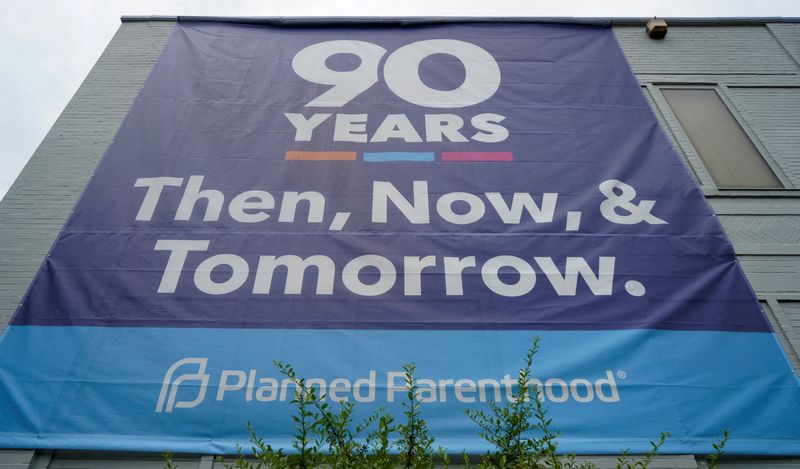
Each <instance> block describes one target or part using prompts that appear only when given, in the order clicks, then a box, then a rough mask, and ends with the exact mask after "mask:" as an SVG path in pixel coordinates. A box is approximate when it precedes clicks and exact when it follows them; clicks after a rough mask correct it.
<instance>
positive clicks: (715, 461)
mask: <svg viewBox="0 0 800 469" xmlns="http://www.w3.org/2000/svg"><path fill="white" fill-rule="evenodd" d="M729 436H730V435H729V434H728V430H724V431H723V432H722V438H720V439H719V440H718V441H717V442H716V443H714V444H712V445H711V447H712V448H714V452H713V453H712V454H709V455H708V457H707V458H706V463H707V464H708V467H709V469H717V467H718V466H719V458H720V456H722V453H724V452H725V444H726V443H728V437H729Z"/></svg>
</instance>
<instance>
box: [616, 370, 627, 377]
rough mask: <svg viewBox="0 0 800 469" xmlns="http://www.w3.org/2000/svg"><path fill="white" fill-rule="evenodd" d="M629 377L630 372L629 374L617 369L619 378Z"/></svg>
mask: <svg viewBox="0 0 800 469" xmlns="http://www.w3.org/2000/svg"><path fill="white" fill-rule="evenodd" d="M627 377H628V374H627V373H625V372H624V371H622V370H620V371H617V378H619V379H625V378H627Z"/></svg>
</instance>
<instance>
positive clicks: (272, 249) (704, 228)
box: [13, 22, 770, 332]
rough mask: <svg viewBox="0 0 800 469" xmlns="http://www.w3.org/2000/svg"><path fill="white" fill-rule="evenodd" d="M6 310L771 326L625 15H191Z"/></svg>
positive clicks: (94, 321)
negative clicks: (673, 133) (665, 118)
mask: <svg viewBox="0 0 800 469" xmlns="http://www.w3.org/2000/svg"><path fill="white" fill-rule="evenodd" d="M289 155H291V158H289V157H288V156H289ZM375 155H383V156H381V157H376V156H375ZM386 155H389V156H386ZM410 155H413V157H412V156H410ZM419 155H425V157H424V158H421V157H419ZM376 161H380V162H381V163H385V164H375V162H376ZM13 324H15V325H67V326H69V325H85V326H139V327H166V326H170V327H191V328H198V327H199V328H205V327H215V328H274V329H288V328H319V329H419V330H425V329H431V330H440V329H454V330H457V329H476V330H483V329H489V330H491V329H528V330H557V329H561V330H571V329H574V330H587V329H598V330H609V329H643V328H648V329H667V330H708V331H750V332H768V331H769V330H770V328H769V325H768V323H767V322H766V320H765V319H764V316H763V314H762V312H761V311H760V308H759V306H758V303H757V302H756V301H755V298H754V296H753V294H752V292H751V291H750V289H749V286H748V285H747V282H746V280H745V278H744V276H743V274H742V272H741V270H740V268H739V266H738V265H737V264H736V261H735V257H734V253H733V250H732V248H731V246H730V243H729V242H728V241H727V239H726V237H725V235H724V233H723V232H722V230H721V228H720V226H719V224H718V222H717V220H716V219H715V218H714V216H713V214H712V213H711V211H710V210H709V208H708V206H707V205H706V202H705V200H704V198H703V195H702V194H701V193H700V191H699V190H698V189H697V187H696V186H695V185H694V183H693V182H692V180H691V179H690V176H689V175H688V173H687V172H686V170H685V168H684V167H683V165H682V163H681V162H680V160H679V158H678V157H677V155H676V154H675V152H674V150H673V149H672V147H671V146H670V144H669V142H668V140H667V139H666V137H665V136H664V134H663V132H662V131H661V130H660V128H659V126H658V123H657V121H656V119H655V117H654V115H653V113H652V111H651V110H650V108H649V106H648V104H647V102H646V100H645V99H644V97H643V96H642V94H641V90H640V87H639V84H638V83H637V81H636V79H635V77H634V76H633V75H632V73H631V71H630V69H629V68H628V65H627V63H626V61H625V58H624V56H623V54H622V52H621V51H620V49H619V46H618V45H617V43H616V40H615V38H614V35H613V32H612V31H611V29H609V28H600V27H589V26H574V25H572V26H567V25H544V24H469V25H463V24H462V25H438V26H417V27H408V28H394V27H358V28H348V27H315V28H300V27H293V28H288V27H271V26H263V25H237V24H215V23H203V22H193V23H184V24H179V25H178V26H177V28H176V31H175V34H174V36H173V37H172V39H171V40H170V42H169V44H168V45H167V47H166V49H165V50H164V52H163V54H162V56H161V58H160V59H159V61H158V63H157V65H156V66H155V68H154V70H153V72H152V75H151V76H150V78H149V79H148V81H147V83H146V85H145V86H144V89H143V90H142V92H141V94H140V96H139V97H138V98H137V100H136V101H135V103H134V105H133V107H132V109H131V111H130V113H129V115H128V116H127V118H126V119H125V121H124V123H123V125H122V127H121V128H120V130H119V133H118V135H117V137H116V138H115V140H114V143H113V144H112V145H111V146H110V147H109V149H108V151H107V153H106V155H105V157H104V159H103V161H102V162H101V164H100V166H99V168H98V171H97V173H96V175H95V177H94V178H93V180H92V181H91V183H90V185H89V187H88V188H87V190H86V192H85V194H84V196H83V197H82V199H81V201H80V203H79V204H78V206H77V208H76V211H75V214H74V216H73V217H72V219H71V220H70V221H69V223H68V224H67V226H66V227H65V229H64V231H63V233H62V234H61V236H60V237H59V239H58V241H57V242H56V244H55V246H54V248H53V251H52V253H51V255H50V256H49V257H48V258H47V260H46V262H45V264H44V265H43V267H42V270H41V271H40V273H39V275H38V276H37V278H36V280H35V282H34V284H33V286H32V288H31V290H30V292H29V294H28V295H27V297H26V298H25V300H24V303H23V305H22V306H21V308H20V310H19V311H18V313H17V315H16V316H15V318H14V320H13Z"/></svg>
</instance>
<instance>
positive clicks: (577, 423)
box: [0, 326, 800, 454]
mask: <svg viewBox="0 0 800 469" xmlns="http://www.w3.org/2000/svg"><path fill="white" fill-rule="evenodd" d="M531 339H532V337H531V334H530V333H529V332H525V331H519V332H514V331H502V332H497V331H447V332H446V331H357V330H336V331H330V330H300V329H297V330H291V331H269V330H234V329H196V328H195V329H186V328H177V329H168V328H158V329H154V328H96V327H17V326H13V327H12V328H11V330H9V332H8V334H7V337H6V338H5V341H4V344H5V346H6V347H11V348H12V349H13V350H16V351H18V352H19V355H17V356H11V355H9V354H3V355H2V356H0V370H2V371H0V373H1V374H0V378H2V379H0V383H2V384H0V400H1V401H2V402H4V403H12V404H13V405H12V406H8V405H6V407H7V408H12V409H17V410H16V411H13V412H9V413H3V414H2V415H0V429H2V430H0V436H1V437H2V438H3V441H5V442H6V444H10V445H13V446H17V447H25V448H29V447H43V448H48V447H50V448H52V447H58V448H60V447H69V448H87V449H88V448H101V449H118V448H120V447H125V448H127V449H131V450H146V451H163V450H167V449H170V450H173V451H192V452H212V453H231V452H234V451H235V447H234V445H235V444H236V443H240V444H242V443H244V442H245V441H246V439H247V433H246V429H245V427H244V423H245V422H246V421H248V420H249V421H251V422H252V423H253V425H254V426H255V428H256V429H258V430H260V431H261V432H262V433H263V434H264V435H265V436H266V437H267V440H268V442H270V443H273V444H277V445H279V446H286V447H288V446H289V442H290V439H291V436H290V432H291V428H290V425H287V423H288V422H289V421H290V414H291V406H290V404H289V403H288V401H289V400H291V398H292V390H293V389H294V388H293V387H292V386H284V385H283V382H282V380H283V378H284V377H283V376H281V375H280V373H279V372H278V370H277V369H276V368H275V367H274V366H273V365H272V363H271V361H272V360H273V359H281V360H285V361H287V362H290V363H292V364H293V365H294V366H295V368H296V369H297V370H298V372H300V373H302V375H303V376H305V377H307V378H309V379H311V380H312V381H311V382H312V385H314V386H315V387H321V388H322V389H324V390H325V392H326V393H327V394H328V396H329V398H333V399H348V400H350V401H356V402H357V409H358V412H359V415H361V416H365V415H366V414H368V413H369V412H371V411H372V410H375V409H376V408H378V407H379V406H385V407H386V408H387V409H388V410H389V411H391V412H393V413H395V414H396V415H399V414H400V412H401V408H400V405H399V404H400V402H401V401H402V400H403V399H404V397H405V389H404V387H403V381H402V380H403V378H402V365H403V364H404V362H414V363H415V364H416V365H417V378H418V379H419V385H420V389H421V390H422V391H421V394H420V398H421V399H422V400H423V401H426V400H427V401H428V402H426V403H424V404H423V407H422V413H423V416H424V417H425V418H426V420H427V422H428V423H429V425H430V428H431V431H432V433H433V435H434V436H436V438H437V443H438V444H441V445H443V446H444V447H447V448H449V449H450V450H452V451H459V450H461V449H466V450H468V451H470V452H483V451H485V450H487V449H489V448H487V447H485V446H483V443H482V441H481V440H479V439H478V438H476V437H475V435H476V433H477V430H478V429H477V427H476V426H475V425H474V424H473V423H472V422H470V421H469V419H468V418H467V417H466V416H465V415H464V414H463V410H464V409H486V406H487V404H486V403H485V401H486V400H487V399H492V400H499V401H506V400H507V397H506V394H507V393H508V392H509V389H510V386H511V383H513V382H515V373H516V371H517V369H518V368H519V366H520V365H521V360H522V358H523V356H524V353H525V350H526V349H527V348H528V346H529V345H530V344H531ZM541 346H542V348H541V352H540V354H539V355H538V356H537V357H536V365H535V370H534V376H533V377H534V378H535V379H537V380H539V382H540V383H541V384H542V386H543V396H542V398H543V400H544V402H545V405H546V407H547V409H548V410H549V412H550V414H549V415H550V416H551V417H552V418H553V426H554V428H555V429H557V430H560V431H561V438H560V439H559V441H560V443H561V447H562V449H563V450H564V451H579V452H591V453H614V452H618V451H620V450H623V449H626V448H630V449H631V450H632V451H633V452H643V451H645V450H647V449H649V444H648V441H649V440H651V439H654V438H656V437H657V436H658V434H659V433H660V432H664V431H669V432H671V433H672V438H670V439H669V440H668V443H667V445H666V446H665V448H664V449H665V451H666V452H676V453H701V454H702V453H707V452H709V451H710V448H711V443H712V442H714V441H715V440H716V439H717V438H718V437H719V435H720V434H721V432H722V430H724V429H727V430H729V431H730V433H731V435H732V440H731V442H730V445H729V446H728V447H726V451H729V452H730V453H731V454H754V453H758V454H787V453H792V454H798V453H800V442H798V441H797V440H796V439H792V438H787V436H788V435H793V434H794V432H795V431H796V429H797V428H798V427H800V408H798V406H797V405H791V406H786V405H784V403H787V402H791V403H797V402H800V388H798V386H797V383H796V379H795V377H794V376H793V375H792V373H791V372H790V371H789V369H788V368H787V366H786V362H785V358H784V357H783V355H782V352H781V350H780V348H779V347H778V344H777V343H776V341H775V340H774V336H772V335H770V334H760V333H730V332H671V331H653V330H629V331H599V332H593V331H580V332H570V331H549V332H545V333H542V334H541ZM701 357H702V359H700V358H701ZM65 364H66V365H65ZM25 383H36V386H26V384H25ZM20 386H23V387H24V388H25V391H24V392H21V389H20ZM34 409H36V411H34ZM742 409H747V411H746V412H745V411H742ZM83 435H92V438H91V439H87V438H86V437H85V436H83Z"/></svg>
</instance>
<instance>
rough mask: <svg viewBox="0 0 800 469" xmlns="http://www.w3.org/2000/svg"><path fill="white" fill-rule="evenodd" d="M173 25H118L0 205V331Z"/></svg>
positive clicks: (110, 138) (167, 23)
mask: <svg viewBox="0 0 800 469" xmlns="http://www.w3.org/2000/svg"><path fill="white" fill-rule="evenodd" d="M173 26H174V23H170V22H136V23H124V24H123V26H122V27H121V28H120V29H119V30H118V31H117V33H116V35H115V36H114V38H113V39H112V40H111V43H110V44H109V45H108V47H107V48H106V50H105V52H104V53H103V55H102V56H101V57H100V59H99V60H98V61H97V63H96V64H95V66H94V67H93V68H92V71H91V72H90V73H89V75H88V76H87V77H86V80H84V82H83V85H81V87H80V89H79V90H78V92H77V93H76V94H75V96H74V97H73V98H72V100H71V101H70V102H69V104H68V105H67V107H66V109H64V112H62V113H61V116H60V117H59V118H58V120H57V121H56V123H55V124H54V125H53V128H52V129H50V132H49V133H48V134H47V136H46V137H45V139H44V141H42V143H41V145H40V146H39V148H38V149H37V150H36V152H35V153H34V154H33V156H32V157H31V159H30V161H29V162H28V164H27V165H26V166H25V168H24V169H23V170H22V173H21V174H20V175H19V177H18V178H17V180H16V181H15V182H14V184H13V185H12V186H11V189H10V190H9V191H8V193H7V194H6V196H5V198H4V199H3V200H2V203H0V221H2V223H0V332H2V330H3V329H5V326H6V324H7V323H8V320H9V319H10V318H11V315H13V314H14V311H16V308H17V306H18V305H19V302H20V300H21V298H22V296H23V294H24V293H25V291H26V290H27V288H28V285H29V284H30V283H31V280H32V279H33V277H34V275H35V274H36V272H37V270H38V269H39V266H40V265H41V263H42V260H43V259H44V257H45V256H46V255H47V253H48V251H49V250H50V247H51V246H52V244H53V242H54V241H55V239H56V236H57V235H58V233H59V231H60V230H61V227H62V226H63V225H64V222H65V221H66V220H67V218H68V217H69V215H70V213H71V212H72V209H73V207H74V206H75V203H76V202H77V200H78V197H80V195H81V193H82V191H83V188H84V186H85V185H86V182H87V181H88V180H89V178H90V177H91V175H92V174H93V173H94V169H95V166H96V165H97V162H98V161H99V160H100V157H101V156H102V155H103V153H104V152H105V150H106V147H108V144H109V143H111V140H112V139H113V137H114V134H115V133H116V131H117V128H118V127H119V124H120V123H121V122H122V119H123V118H124V117H125V115H126V114H127V113H128V109H129V108H130V106H131V103H132V102H133V99H134V98H135V97H136V95H137V93H138V92H139V90H140V89H141V87H142V84H143V83H144V81H145V79H146V78H147V76H148V75H149V74H150V70H151V69H152V66H153V64H154V63H155V61H156V59H157V58H158V55H159V54H160V52H161V49H162V48H163V46H164V44H165V43H166V40H167V38H168V37H169V35H170V33H171V32H172V29H173Z"/></svg>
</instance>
